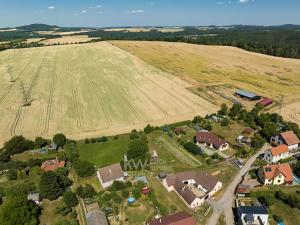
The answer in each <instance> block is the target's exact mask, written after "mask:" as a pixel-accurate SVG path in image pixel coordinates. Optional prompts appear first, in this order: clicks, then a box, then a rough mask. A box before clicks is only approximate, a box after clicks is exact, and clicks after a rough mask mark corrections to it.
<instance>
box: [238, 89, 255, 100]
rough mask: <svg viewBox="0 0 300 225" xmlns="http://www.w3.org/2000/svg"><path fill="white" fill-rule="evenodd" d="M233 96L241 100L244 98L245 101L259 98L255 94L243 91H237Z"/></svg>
mask: <svg viewBox="0 0 300 225" xmlns="http://www.w3.org/2000/svg"><path fill="white" fill-rule="evenodd" d="M235 95H237V96H239V97H241V98H246V99H249V100H252V101H254V100H259V99H260V96H258V95H257V94H254V93H252V92H249V91H245V90H237V91H236V92H235Z"/></svg>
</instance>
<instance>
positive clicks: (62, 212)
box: [56, 205, 72, 216]
mask: <svg viewBox="0 0 300 225" xmlns="http://www.w3.org/2000/svg"><path fill="white" fill-rule="evenodd" d="M70 212H72V209H71V208H70V207H67V206H65V205H62V206H58V207H57V208H56V213H57V214H60V215H62V216H66V215H68V214H69V213H70Z"/></svg>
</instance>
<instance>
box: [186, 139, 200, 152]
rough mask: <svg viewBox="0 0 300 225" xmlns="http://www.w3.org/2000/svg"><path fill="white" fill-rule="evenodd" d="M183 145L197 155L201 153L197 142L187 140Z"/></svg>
mask: <svg viewBox="0 0 300 225" xmlns="http://www.w3.org/2000/svg"><path fill="white" fill-rule="evenodd" d="M183 147H184V148H185V149H186V150H188V151H189V152H191V153H193V154H195V155H197V154H199V153H200V149H199V147H198V146H197V145H196V144H194V143H192V142H186V143H184V144H183Z"/></svg>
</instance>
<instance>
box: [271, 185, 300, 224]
mask: <svg viewBox="0 0 300 225" xmlns="http://www.w3.org/2000/svg"><path fill="white" fill-rule="evenodd" d="M298 188H299V187H298ZM269 214H270V225H277V223H276V222H275V221H274V220H273V215H277V216H279V217H280V218H281V219H282V220H283V222H284V224H285V225H296V224H299V221H300V213H299V210H297V209H296V208H294V209H293V208H291V207H289V206H288V205H286V204H284V203H283V202H282V201H278V200H276V201H275V203H274V204H273V205H272V206H271V207H270V209H269Z"/></svg>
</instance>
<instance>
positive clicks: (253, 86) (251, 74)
mask: <svg viewBox="0 0 300 225" xmlns="http://www.w3.org/2000/svg"><path fill="white" fill-rule="evenodd" d="M110 43H112V44H113V45H115V46H118V47H120V48H122V49H124V50H126V51H128V52H130V53H132V54H134V55H136V56H138V57H139V58H141V59H142V60H144V61H145V62H147V63H149V64H151V65H153V66H155V67H156V68H159V69H161V70H163V71H166V72H168V73H171V74H173V75H175V76H177V77H179V78H181V79H184V80H186V81H188V82H189V83H191V84H193V86H194V92H195V93H196V94H198V95H200V96H202V97H203V98H205V99H207V100H210V101H211V102H214V103H216V104H218V105H219V104H221V103H223V102H226V100H225V99H224V98H221V97H220V96H216V95H215V93H213V92H212V90H214V91H219V92H222V93H225V94H226V95H227V96H229V97H232V96H233V95H232V94H233V93H234V91H235V90H236V89H237V88H242V89H246V90H249V91H252V92H255V93H257V94H258V95H261V96H265V97H269V98H272V99H273V100H274V101H275V102H276V104H274V107H272V109H271V111H272V112H277V113H281V114H282V115H283V116H284V117H285V118H286V119H288V120H291V121H294V122H297V123H298V124H300V111H299V108H300V107H299V106H300V88H299V87H300V60H298V59H287V58H280V57H273V56H267V55H263V54H258V53H252V52H247V51H245V50H241V49H238V48H234V47H226V46H208V45H193V44H186V43H169V42H146V41H111V42H110ZM224 89H226V90H225V91H224ZM243 103H244V102H243ZM245 104H247V103H246V102H245Z"/></svg>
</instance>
